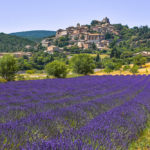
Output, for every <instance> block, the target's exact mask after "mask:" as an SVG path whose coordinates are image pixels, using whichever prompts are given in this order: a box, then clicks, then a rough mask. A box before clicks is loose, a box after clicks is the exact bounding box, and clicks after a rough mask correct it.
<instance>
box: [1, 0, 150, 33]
mask: <svg viewBox="0 0 150 150" xmlns="http://www.w3.org/2000/svg"><path fill="white" fill-rule="evenodd" d="M106 16H107V17H108V18H110V21H111V23H122V24H124V25H126V24H127V25H129V26H130V27H132V26H141V25H149V26H150V0H0V20H1V21H0V32H5V33H10V32H17V31H27V30H57V29H59V28H66V27H68V26H70V25H76V24H77V23H78V22H79V23H81V24H89V23H90V22H91V20H93V19H98V20H101V19H102V18H104V17H106Z"/></svg>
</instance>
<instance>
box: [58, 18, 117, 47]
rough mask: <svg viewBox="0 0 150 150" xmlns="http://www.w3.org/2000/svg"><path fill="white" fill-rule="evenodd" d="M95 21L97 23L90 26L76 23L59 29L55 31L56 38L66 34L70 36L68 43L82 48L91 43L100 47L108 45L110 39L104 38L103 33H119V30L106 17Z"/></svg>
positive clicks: (89, 45)
mask: <svg viewBox="0 0 150 150" xmlns="http://www.w3.org/2000/svg"><path fill="white" fill-rule="evenodd" d="M96 22H97V24H95V25H91V26H89V25H80V24H79V23H78V24H77V26H76V27H73V26H71V27H68V28H66V29H65V30H63V29H60V30H58V31H57V33H56V39H57V38H59V37H61V36H66V35H67V36H68V37H69V38H70V43H71V42H72V43H74V44H75V45H78V46H79V47H80V48H83V49H87V48H90V47H91V45H92V44H93V43H95V44H96V45H97V47H100V48H102V47H104V48H106V47H109V43H110V41H108V40H105V35H106V34H107V33H111V34H114V35H119V32H118V31H117V30H116V29H115V27H114V26H113V25H111V24H110V21H109V19H108V18H107V17H106V18H104V19H103V20H102V21H96Z"/></svg>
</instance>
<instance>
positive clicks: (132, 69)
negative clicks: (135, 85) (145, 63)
mask: <svg viewBox="0 0 150 150" xmlns="http://www.w3.org/2000/svg"><path fill="white" fill-rule="evenodd" d="M138 69H139V67H138V66H137V65H134V66H133V67H132V68H131V69H130V72H131V73H133V74H136V73H138Z"/></svg>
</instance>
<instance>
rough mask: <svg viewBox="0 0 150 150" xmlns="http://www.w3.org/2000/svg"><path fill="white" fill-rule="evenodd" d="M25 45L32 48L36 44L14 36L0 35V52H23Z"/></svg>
mask: <svg viewBox="0 0 150 150" xmlns="http://www.w3.org/2000/svg"><path fill="white" fill-rule="evenodd" d="M27 45H30V47H31V48H33V47H34V46H35V45H36V43H35V42H33V41H31V40H28V39H25V38H21V37H18V36H15V35H9V34H4V33H0V52H16V51H25V49H26V48H25V47H26V46H27Z"/></svg>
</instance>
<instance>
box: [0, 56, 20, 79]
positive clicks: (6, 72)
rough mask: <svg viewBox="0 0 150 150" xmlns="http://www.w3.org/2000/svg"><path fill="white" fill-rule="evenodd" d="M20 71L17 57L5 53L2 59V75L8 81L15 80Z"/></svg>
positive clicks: (0, 67)
mask: <svg viewBox="0 0 150 150" xmlns="http://www.w3.org/2000/svg"><path fill="white" fill-rule="evenodd" d="M17 71H18V67H17V63H16V59H15V58H14V57H13V56H11V55H5V56H3V57H2V58H1V59H0V76H2V78H4V79H5V80H7V81H13V80H14V79H15V75H16V73H17Z"/></svg>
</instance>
